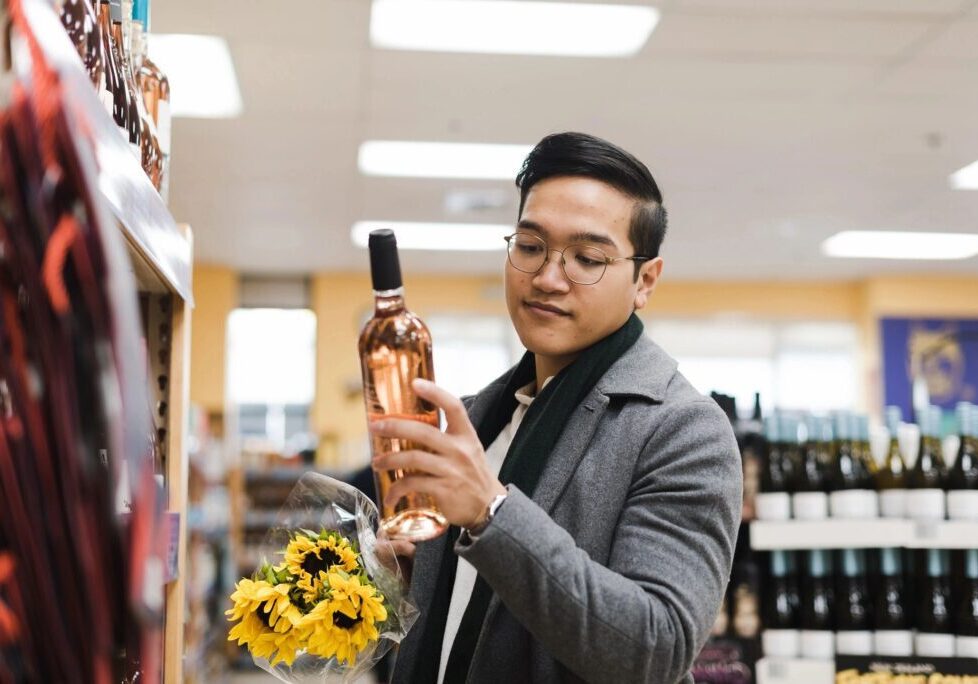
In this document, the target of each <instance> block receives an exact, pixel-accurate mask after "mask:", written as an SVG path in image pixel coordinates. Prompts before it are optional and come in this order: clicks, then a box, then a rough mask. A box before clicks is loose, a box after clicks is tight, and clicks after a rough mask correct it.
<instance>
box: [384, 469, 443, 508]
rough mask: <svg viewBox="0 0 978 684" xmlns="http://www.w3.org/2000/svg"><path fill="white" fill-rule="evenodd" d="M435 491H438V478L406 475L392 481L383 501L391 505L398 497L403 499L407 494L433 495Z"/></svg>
mask: <svg viewBox="0 0 978 684" xmlns="http://www.w3.org/2000/svg"><path fill="white" fill-rule="evenodd" d="M436 491H440V488H439V483H438V478H435V477H430V476H428V475H406V476H405V477H402V478H401V479H400V480H397V481H396V482H394V484H392V485H391V488H390V489H389V490H387V496H385V497H384V503H385V504H386V505H388V506H393V505H394V504H396V503H397V501H398V499H403V498H404V497H405V496H406V495H408V494H428V495H434V493H435V492H436Z"/></svg>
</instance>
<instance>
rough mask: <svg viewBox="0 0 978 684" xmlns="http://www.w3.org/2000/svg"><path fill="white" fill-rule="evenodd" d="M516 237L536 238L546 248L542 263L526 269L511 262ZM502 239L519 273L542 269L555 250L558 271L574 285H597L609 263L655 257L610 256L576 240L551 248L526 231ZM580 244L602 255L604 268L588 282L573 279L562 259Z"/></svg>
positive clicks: (507, 257) (507, 255)
mask: <svg viewBox="0 0 978 684" xmlns="http://www.w3.org/2000/svg"><path fill="white" fill-rule="evenodd" d="M518 237H526V238H531V239H533V240H537V241H538V242H540V243H541V244H542V245H543V248H544V249H545V250H546V255H545V256H544V259H543V263H542V264H540V266H539V267H538V268H536V269H535V270H532V271H528V270H526V269H525V268H520V267H519V266H517V265H516V264H515V263H514V262H513V245H515V244H516V238H518ZM503 240H505V241H506V259H507V260H508V261H509V265H510V266H512V267H513V268H515V269H516V270H517V271H519V272H520V273H539V272H540V271H541V270H542V269H543V267H544V266H546V265H547V262H548V261H550V255H551V253H553V252H557V254H559V255H560V262H559V263H560V272H561V273H563V274H564V277H565V278H567V280H568V281H570V282H572V283H574V284H575V285H597V284H598V283H599V282H601V279H602V278H604V274H605V273H606V272H607V271H608V266H609V265H610V264H615V263H618V262H619V261H636V262H639V263H641V262H643V261H651V260H652V259H654V258H655V257H650V256H640V255H635V256H627V257H610V256H608V255H607V254H605V253H604V251H602V250H601V249H599V248H597V247H592V246H591V245H583V244H582V243H577V242H575V243H573V244H570V245H567V246H566V247H564V248H563V249H551V248H550V245H549V244H547V241H546V240H544V239H543V238H542V237H539V236H538V235H531V234H528V233H512V234H511V235H507V236H506V237H504V238H503ZM580 246H585V247H587V248H588V249H593V250H594V251H595V252H598V253H599V254H601V256H602V257H603V261H604V268H602V269H601V273H600V274H599V275H598V277H597V278H596V279H595V280H592V281H589V282H581V281H580V280H575V279H574V278H572V277H571V276H570V275H569V274H568V273H567V261H566V260H565V259H564V252H566V251H567V250H568V249H570V248H571V247H580Z"/></svg>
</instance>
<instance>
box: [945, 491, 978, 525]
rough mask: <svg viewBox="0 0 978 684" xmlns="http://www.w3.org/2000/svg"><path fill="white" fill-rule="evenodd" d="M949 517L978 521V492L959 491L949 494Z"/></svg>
mask: <svg viewBox="0 0 978 684" xmlns="http://www.w3.org/2000/svg"><path fill="white" fill-rule="evenodd" d="M947 517H949V518H950V519H951V520H976V521H978V490H973V489H959V490H954V491H950V492H948V493H947Z"/></svg>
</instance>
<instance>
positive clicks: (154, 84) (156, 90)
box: [133, 0, 171, 200]
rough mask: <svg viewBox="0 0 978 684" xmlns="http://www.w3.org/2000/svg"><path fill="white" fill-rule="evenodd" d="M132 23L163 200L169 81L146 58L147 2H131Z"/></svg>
mask: <svg viewBox="0 0 978 684" xmlns="http://www.w3.org/2000/svg"><path fill="white" fill-rule="evenodd" d="M133 20H134V21H135V22H136V24H138V25H139V26H140V27H141V31H140V40H139V42H138V44H137V45H135V46H134V51H135V59H136V80H137V82H138V83H139V87H140V89H141V90H142V93H143V102H144V104H145V105H146V110H147V111H148V112H149V115H150V117H152V119H153V125H154V126H156V135H157V140H158V141H159V144H160V152H161V154H162V155H163V161H162V164H161V172H160V182H159V185H157V189H158V190H159V191H160V194H161V195H162V196H163V199H164V200H166V199H167V197H168V196H169V194H170V128H171V123H170V120H171V119H170V81H169V80H168V79H167V77H166V74H164V73H163V71H162V70H161V69H160V68H159V67H158V66H156V64H155V63H153V60H151V59H150V58H149V55H148V54H147V47H148V42H147V41H148V40H149V22H150V7H149V0H134V4H133Z"/></svg>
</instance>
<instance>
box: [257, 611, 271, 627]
mask: <svg viewBox="0 0 978 684" xmlns="http://www.w3.org/2000/svg"><path fill="white" fill-rule="evenodd" d="M255 615H257V616H258V619H259V620H261V623H262V624H263V625H265V627H267V628H268V629H270V630H271V629H272V626H271V625H270V624H269V622H268V618H270V617H271V616H272V614H271V613H266V612H265V606H264V605H261V606H259V607H258V610H256V611H255Z"/></svg>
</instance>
